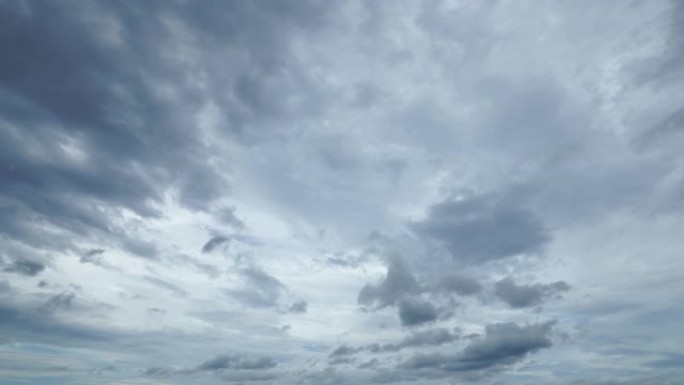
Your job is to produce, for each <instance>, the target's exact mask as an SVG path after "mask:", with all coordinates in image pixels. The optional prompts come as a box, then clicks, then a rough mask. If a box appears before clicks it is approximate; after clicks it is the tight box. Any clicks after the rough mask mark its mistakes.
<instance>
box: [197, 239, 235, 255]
mask: <svg viewBox="0 0 684 385" xmlns="http://www.w3.org/2000/svg"><path fill="white" fill-rule="evenodd" d="M228 241H230V238H229V237H226V236H223V235H217V236H215V237H213V238H211V239H210V240H208V241H207V243H205V244H204V246H202V252H203V253H211V252H212V251H214V250H215V249H216V248H217V247H219V246H221V245H223V244H224V243H226V242H228Z"/></svg>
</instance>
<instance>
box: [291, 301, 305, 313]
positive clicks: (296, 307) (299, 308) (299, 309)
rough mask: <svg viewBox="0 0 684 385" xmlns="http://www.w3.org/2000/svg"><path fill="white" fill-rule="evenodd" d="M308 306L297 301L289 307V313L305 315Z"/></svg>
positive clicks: (303, 302)
mask: <svg viewBox="0 0 684 385" xmlns="http://www.w3.org/2000/svg"><path fill="white" fill-rule="evenodd" d="M308 306H309V304H308V303H307V302H306V301H297V302H295V303H293V304H292V305H291V306H290V309H289V312H290V313H306V310H307V308H308Z"/></svg>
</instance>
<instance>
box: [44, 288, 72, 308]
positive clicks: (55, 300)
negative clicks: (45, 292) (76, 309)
mask: <svg viewBox="0 0 684 385" xmlns="http://www.w3.org/2000/svg"><path fill="white" fill-rule="evenodd" d="M74 297H76V294H75V293H72V292H64V293H59V294H55V295H53V296H52V297H50V298H48V300H47V301H46V302H45V303H44V304H43V306H42V307H41V310H44V311H54V310H68V309H70V308H71V306H72V304H73V301H74Z"/></svg>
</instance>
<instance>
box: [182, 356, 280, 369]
mask: <svg viewBox="0 0 684 385" xmlns="http://www.w3.org/2000/svg"><path fill="white" fill-rule="evenodd" d="M277 365H278V363H277V362H275V361H274V360H273V359H272V358H270V357H261V358H247V357H244V356H241V355H237V354H236V355H221V356H218V357H215V358H212V359H211V360H209V361H207V362H204V363H202V364H201V365H199V366H198V367H197V368H196V369H195V370H197V371H209V370H223V369H236V370H245V369H252V370H264V369H271V368H275V367H276V366H277Z"/></svg>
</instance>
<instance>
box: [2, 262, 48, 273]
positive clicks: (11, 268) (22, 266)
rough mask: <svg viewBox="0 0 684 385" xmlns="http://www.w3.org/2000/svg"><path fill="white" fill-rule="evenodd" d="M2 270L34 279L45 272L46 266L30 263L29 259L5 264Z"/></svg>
mask: <svg viewBox="0 0 684 385" xmlns="http://www.w3.org/2000/svg"><path fill="white" fill-rule="evenodd" d="M2 270H3V271H6V272H8V273H16V274H21V275H26V276H29V277H33V276H35V275H38V274H40V273H41V272H42V271H43V270H45V265H44V264H42V263H40V262H36V261H30V260H27V259H15V260H14V261H11V262H10V263H8V264H5V265H4V266H3V268H2Z"/></svg>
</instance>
